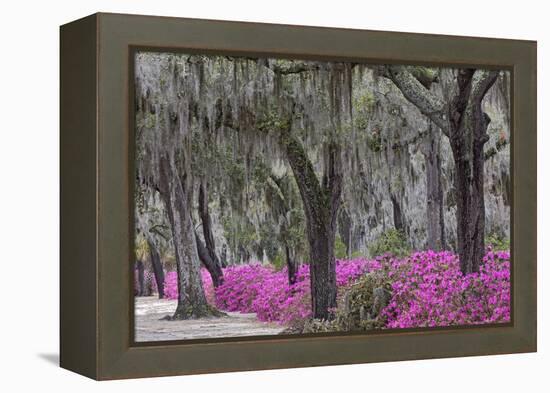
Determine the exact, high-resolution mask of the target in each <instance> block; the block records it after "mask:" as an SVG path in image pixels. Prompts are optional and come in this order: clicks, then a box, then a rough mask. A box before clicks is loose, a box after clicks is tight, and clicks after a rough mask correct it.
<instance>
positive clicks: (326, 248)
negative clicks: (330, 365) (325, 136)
mask: <svg viewBox="0 0 550 393" xmlns="http://www.w3.org/2000/svg"><path fill="white" fill-rule="evenodd" d="M281 141H282V146H283V148H284V150H285V152H286V157H287V159H288V162H289V164H290V167H291V168H292V172H293V173H294V178H295V180H296V183H297V184H298V189H299V191H300V196H301V198H302V202H303V205H304V212H305V216H306V232H307V239H308V243H309V258H310V261H309V268H310V284H311V300H312V312H313V317H314V318H318V319H325V320H326V319H329V318H331V310H332V309H334V308H336V261H335V259H334V242H335V239H336V220H337V214H338V208H339V206H340V194H341V192H342V175H341V162H340V149H339V146H338V145H337V144H329V145H328V146H327V150H328V154H327V157H326V159H327V163H326V168H325V173H324V175H323V179H322V182H319V180H318V179H317V176H316V174H315V171H314V169H313V165H312V164H311V161H310V160H309V158H308V156H307V153H306V151H305V150H304V148H303V146H302V144H301V143H300V142H299V141H298V140H297V139H296V138H295V137H293V136H292V134H291V132H290V125H289V126H288V127H287V128H286V129H284V130H283V131H282V133H281Z"/></svg>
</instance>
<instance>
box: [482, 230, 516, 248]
mask: <svg viewBox="0 0 550 393" xmlns="http://www.w3.org/2000/svg"><path fill="white" fill-rule="evenodd" d="M485 247H491V250H493V251H508V250H510V239H508V238H505V237H504V236H499V235H497V234H495V233H493V234H491V235H489V236H487V237H486V238H485Z"/></svg>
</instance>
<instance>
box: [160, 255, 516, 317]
mask: <svg viewBox="0 0 550 393" xmlns="http://www.w3.org/2000/svg"><path fill="white" fill-rule="evenodd" d="M372 271H378V273H379V274H383V275H384V276H385V277H387V280H388V282H389V283H391V286H392V299H391V301H390V303H389V305H388V306H387V307H386V308H385V309H384V310H383V313H384V316H385V317H386V327H387V328H410V327H433V326H448V325H465V324H468V325H471V324H484V323H500V322H508V321H510V255H509V252H504V251H499V252H491V251H489V252H488V253H487V255H486V256H485V258H484V260H483V264H482V266H481V269H480V272H479V273H472V274H468V275H465V276H463V275H462V274H461V272H460V266H459V261H458V258H457V257H456V255H454V254H452V253H450V252H446V251H443V252H433V251H424V252H416V253H413V254H412V255H410V256H409V257H406V258H403V259H399V258H394V257H392V256H390V255H386V256H382V257H378V258H375V259H371V260H368V259H365V258H356V259H352V260H341V261H337V263H336V282H337V287H338V294H339V296H341V295H342V294H343V293H345V290H346V287H347V286H348V285H350V284H351V283H353V282H354V281H356V280H357V279H358V278H359V277H360V276H361V275H363V274H365V273H367V272H372ZM201 275H202V280H203V285H204V288H205V292H206V297H207V300H208V301H209V302H210V303H211V304H213V305H215V306H216V307H218V308H219V309H222V310H225V311H234V312H241V313H256V315H257V317H258V319H259V320H261V321H266V322H277V323H280V324H283V325H292V324H294V323H295V322H298V321H300V320H304V319H307V318H310V317H311V295H310V283H309V265H302V266H300V268H299V269H298V272H297V275H296V283H295V284H293V285H291V286H289V285H288V276H287V271H286V269H283V270H280V271H276V270H275V269H274V268H272V267H271V266H266V265H261V264H259V263H256V264H251V265H240V266H231V267H228V268H226V269H224V282H223V284H222V285H220V286H219V287H218V288H216V289H214V287H213V285H212V280H211V278H210V275H209V274H208V272H207V271H206V270H205V269H202V271H201ZM165 294H166V297H167V298H171V299H176V298H177V294H178V292H177V276H176V273H175V272H169V273H168V274H167V275H166V282H165Z"/></svg>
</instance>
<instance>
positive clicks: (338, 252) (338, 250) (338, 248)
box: [334, 236, 348, 259]
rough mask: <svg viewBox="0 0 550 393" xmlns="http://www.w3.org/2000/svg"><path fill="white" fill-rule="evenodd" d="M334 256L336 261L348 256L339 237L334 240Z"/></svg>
mask: <svg viewBox="0 0 550 393" xmlns="http://www.w3.org/2000/svg"><path fill="white" fill-rule="evenodd" d="M334 256H335V257H336V259H345V258H347V256H348V252H347V250H346V245H345V244H344V242H343V241H342V239H341V238H340V236H336V240H335V241H334Z"/></svg>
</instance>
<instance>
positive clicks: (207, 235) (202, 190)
mask: <svg viewBox="0 0 550 393" xmlns="http://www.w3.org/2000/svg"><path fill="white" fill-rule="evenodd" d="M199 216H200V218H201V222H202V233H203V236H204V245H205V247H206V251H207V252H208V255H209V256H210V259H211V260H212V261H213V262H214V263H215V264H217V265H220V260H219V258H218V255H217V254H216V243H215V242H214V234H213V233H212V220H211V218H210V211H209V209H208V184H207V183H206V182H205V181H202V182H201V183H200V186H199Z"/></svg>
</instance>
